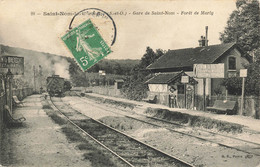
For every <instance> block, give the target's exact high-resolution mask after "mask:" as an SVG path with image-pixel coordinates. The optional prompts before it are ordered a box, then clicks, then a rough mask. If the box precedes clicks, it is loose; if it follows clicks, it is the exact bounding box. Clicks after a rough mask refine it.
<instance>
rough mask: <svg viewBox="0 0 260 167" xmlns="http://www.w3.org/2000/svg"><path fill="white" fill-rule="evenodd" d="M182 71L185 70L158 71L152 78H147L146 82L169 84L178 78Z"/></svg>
mask: <svg viewBox="0 0 260 167" xmlns="http://www.w3.org/2000/svg"><path fill="white" fill-rule="evenodd" d="M182 73H184V72H183V71H180V72H171V73H158V74H155V76H154V77H152V78H151V79H149V80H147V81H146V82H145V83H146V84H168V83H171V82H173V81H175V80H176V79H178V78H179V77H180V76H181V74H182Z"/></svg>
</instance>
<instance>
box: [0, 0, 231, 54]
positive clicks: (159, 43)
mask: <svg viewBox="0 0 260 167" xmlns="http://www.w3.org/2000/svg"><path fill="white" fill-rule="evenodd" d="M85 8H99V9H102V10H104V11H106V12H107V13H109V14H110V16H111V17H112V18H113V20H114V22H115V25H116V29H117V36H116V41H115V44H114V45H113V46H112V47H111V49H112V51H113V52H112V53H111V54H109V55H108V56H107V58H108V59H140V58H141V57H142V56H143V55H144V53H145V50H146V47H147V46H149V47H151V48H152V49H154V50H156V49H163V50H168V49H181V48H189V47H197V46H198V40H199V39H200V36H201V35H205V26H208V28H209V30H208V39H209V45H214V44H220V41H219V33H220V32H222V31H223V30H224V27H225V26H226V23H227V20H228V18H229V15H230V14H231V13H232V11H234V10H235V9H236V6H235V0H172V1H170V0H161V1H159V0H153V1H148V0H143V1H119V0H118V1H109V0H96V1H83V0H74V1H70V0H64V1H61V0H52V1H51V0H45V1H43V0H0V43H1V44H3V45H8V46H12V47H19V48H24V49H30V50H36V51H41V52H46V53H52V54H57V55H62V56H68V57H72V55H71V53H70V52H69V51H68V49H67V48H66V47H65V45H64V44H63V43H62V41H61V39H60V38H61V37H62V36H63V35H64V34H65V33H66V32H67V31H68V27H69V23H70V21H71V19H72V17H73V15H68V14H67V15H63V16H61V15H58V16H57V15H56V16H54V15H51V16H50V14H52V13H55V12H58V13H60V12H65V13H69V12H70V13H72V14H74V12H78V11H81V10H83V9H85ZM89 12H91V11H89ZM148 12H149V14H147V13H148ZM162 12H164V14H162ZM166 12H168V14H165V13H166ZM169 13H170V14H169ZM195 13H197V14H195ZM203 13H204V14H203ZM34 14H35V15H34ZM47 14H49V15H47ZM121 14H122V15H121ZM89 18H91V19H92V20H93V22H94V23H95V24H96V26H97V27H98V29H99V31H100V33H101V35H102V37H103V38H104V39H105V41H106V42H107V43H108V44H109V45H110V43H111V40H112V35H113V33H114V30H113V29H112V28H113V26H112V22H111V21H110V20H109V19H105V18H102V17H94V16H89V15H84V16H83V15H81V16H77V17H76V19H75V21H74V22H73V24H72V26H73V27H75V26H77V25H79V24H80V23H82V22H83V21H85V20H87V19H89Z"/></svg>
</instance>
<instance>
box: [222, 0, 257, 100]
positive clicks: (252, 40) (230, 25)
mask: <svg viewBox="0 0 260 167" xmlns="http://www.w3.org/2000/svg"><path fill="white" fill-rule="evenodd" d="M236 7H237V9H236V10H234V11H233V12H232V13H231V15H230V17H229V20H228V21H227V26H226V27H225V30H224V32H222V33H220V40H221V41H222V42H223V43H228V42H235V41H236V42H237V44H238V45H239V46H240V47H241V48H242V49H243V50H244V51H246V52H247V53H248V54H250V55H251V56H252V57H253V60H254V62H253V63H251V64H249V65H248V66H247V67H246V68H247V69H248V77H247V78H246V83H245V94H246V95H256V96H259V95H260V94H259V91H260V87H259V85H260V76H259V75H260V26H259V24H260V10H259V2H258V0H250V1H249V0H237V1H236ZM241 81H242V79H241V78H239V77H232V78H227V79H224V81H223V83H222V85H224V86H225V87H226V88H227V89H228V91H229V93H230V94H233V95H240V94H241V84H242V82H241Z"/></svg>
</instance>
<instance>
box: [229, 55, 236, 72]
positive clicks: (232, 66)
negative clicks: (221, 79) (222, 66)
mask: <svg viewBox="0 0 260 167" xmlns="http://www.w3.org/2000/svg"><path fill="white" fill-rule="evenodd" d="M228 69H229V70H236V58H235V57H229V58H228Z"/></svg>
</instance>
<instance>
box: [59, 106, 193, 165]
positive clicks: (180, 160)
mask: <svg viewBox="0 0 260 167" xmlns="http://www.w3.org/2000/svg"><path fill="white" fill-rule="evenodd" d="M63 103H64V102H63ZM72 109H73V108H72ZM73 110H74V111H76V112H79V111H77V110H75V109H73ZM79 113H81V112H79ZM63 115H64V114H63ZM86 117H88V116H86ZM88 118H90V117H88ZM68 119H69V118H68ZM90 119H91V120H93V121H95V122H97V123H99V124H101V125H103V126H105V127H107V128H108V129H111V130H113V131H115V132H117V133H119V134H122V135H124V136H126V137H127V138H129V139H131V140H134V141H135V142H137V143H140V144H142V145H144V146H146V147H148V148H150V149H152V150H154V151H156V152H159V153H161V154H162V155H164V156H167V157H169V158H171V159H174V160H177V161H179V162H180V163H183V164H185V165H187V166H190V167H195V166H194V165H192V164H190V163H188V162H185V161H184V160H182V159H180V158H178V157H175V156H173V155H170V154H168V153H166V152H164V151H162V150H159V149H157V148H155V147H153V146H151V145H149V144H147V143H144V142H142V141H140V140H138V139H135V138H133V137H132V136H129V135H128V134H126V133H124V132H121V131H119V130H117V129H115V128H112V127H110V126H108V125H106V124H104V123H102V122H100V121H98V120H95V119H93V118H90ZM70 122H71V121H70ZM83 131H84V130H83ZM86 133H87V132H86Z"/></svg>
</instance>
